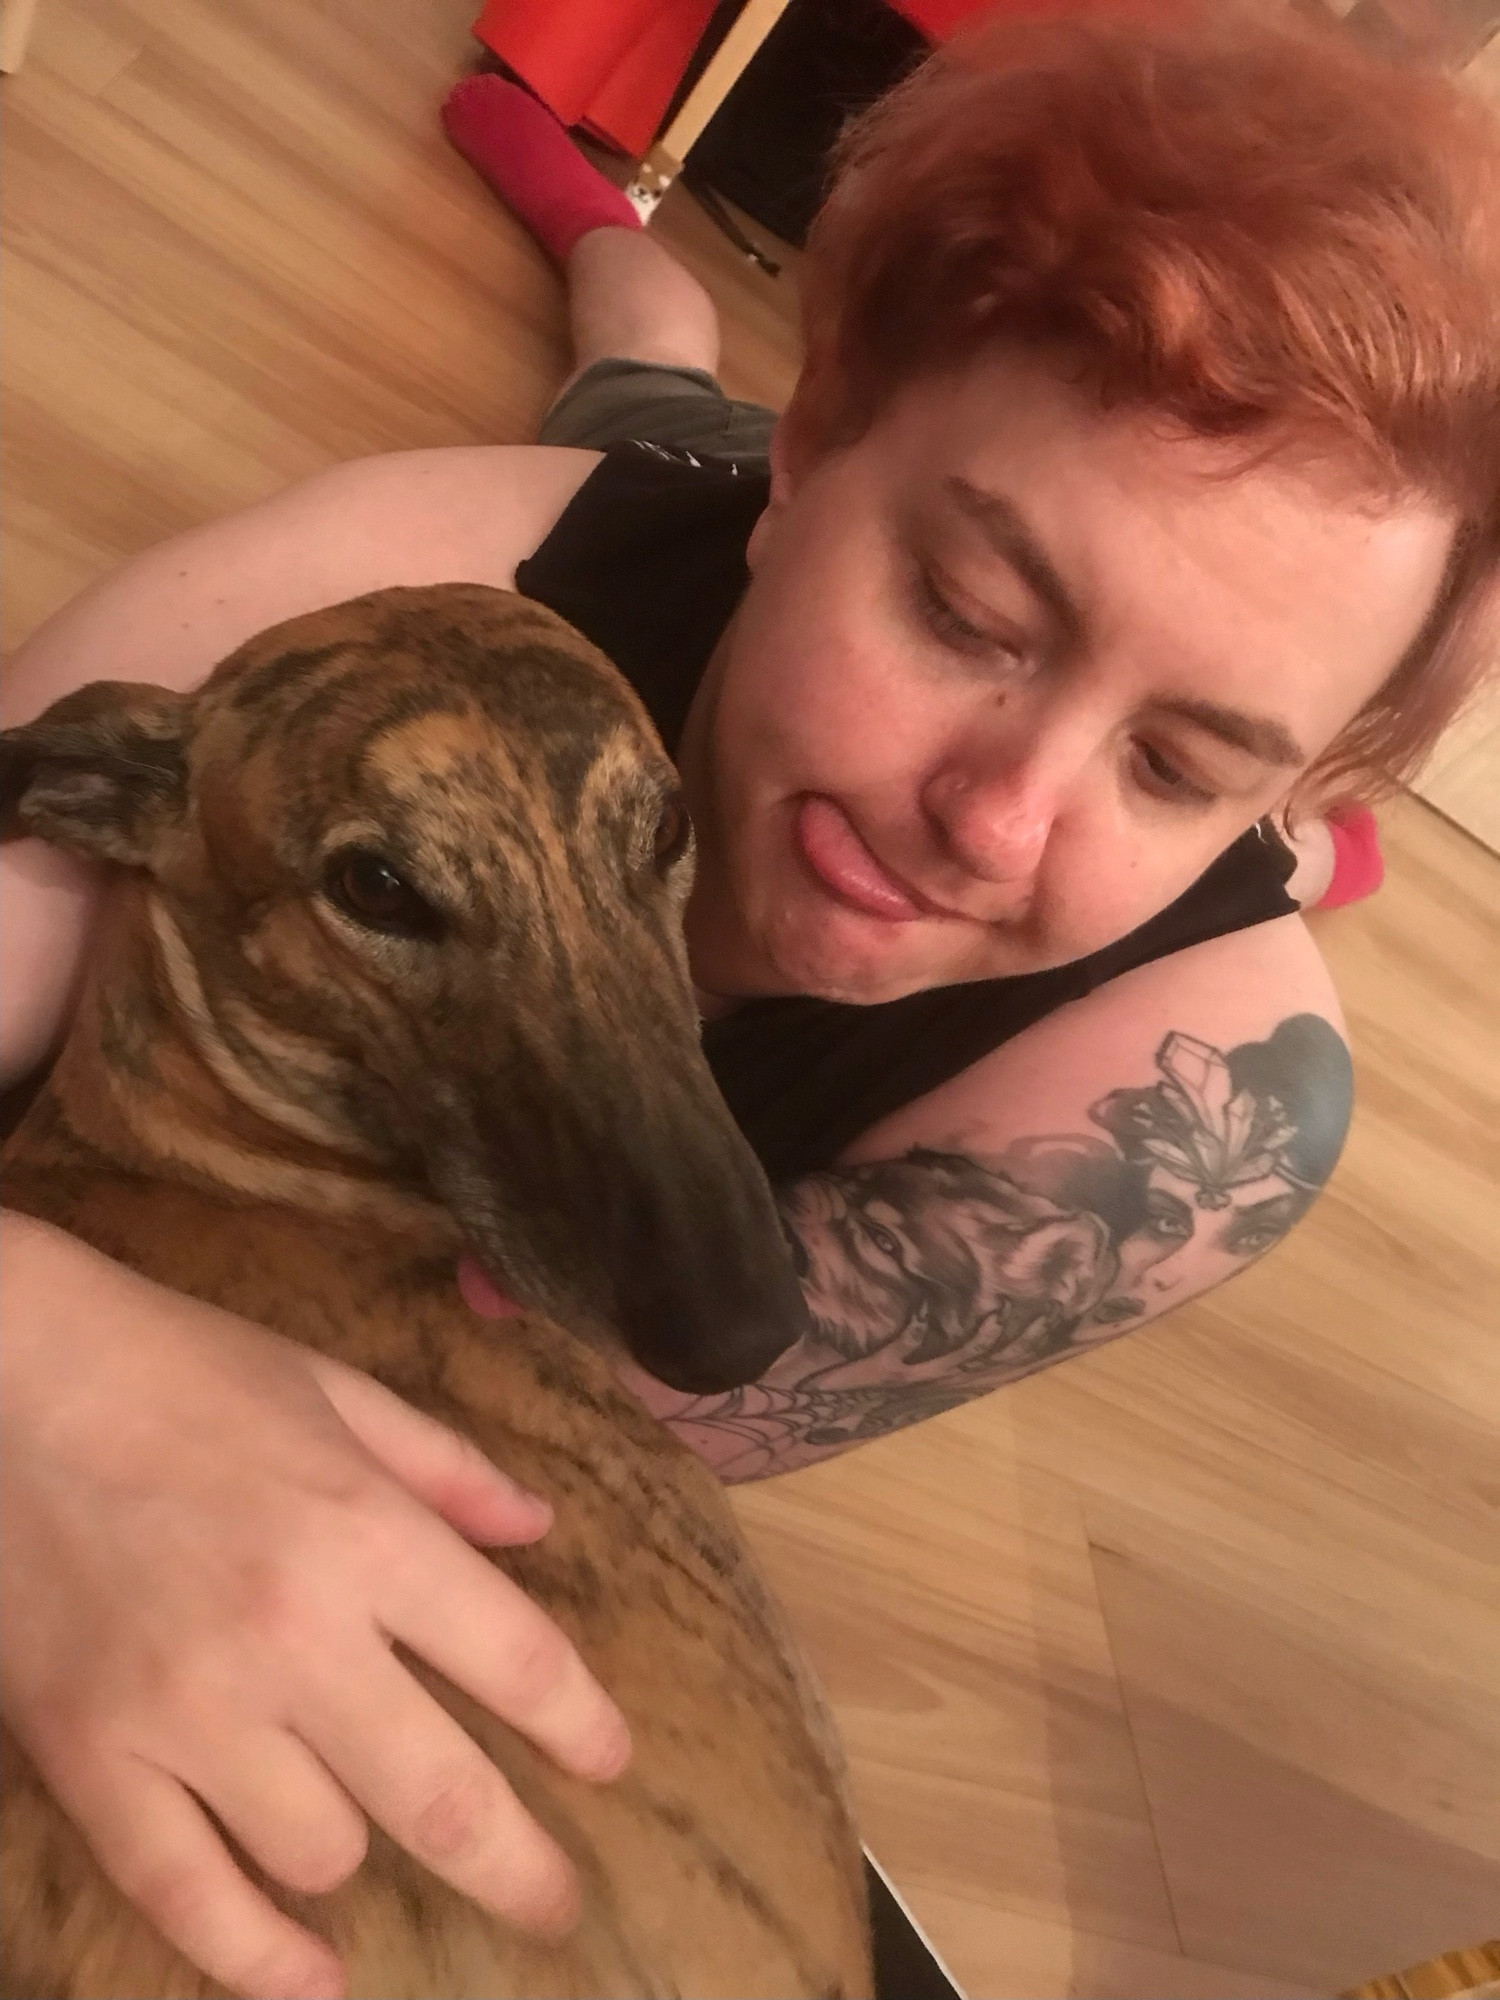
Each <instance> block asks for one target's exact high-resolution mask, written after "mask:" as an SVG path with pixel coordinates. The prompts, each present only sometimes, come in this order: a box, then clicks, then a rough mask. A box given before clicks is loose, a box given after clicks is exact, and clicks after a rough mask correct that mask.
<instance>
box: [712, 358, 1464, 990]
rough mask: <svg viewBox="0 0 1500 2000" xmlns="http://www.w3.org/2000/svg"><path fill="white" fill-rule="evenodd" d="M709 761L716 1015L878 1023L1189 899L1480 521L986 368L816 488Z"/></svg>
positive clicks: (1380, 658) (750, 606) (916, 404)
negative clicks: (1346, 487) (875, 1005)
mask: <svg viewBox="0 0 1500 2000" xmlns="http://www.w3.org/2000/svg"><path fill="white" fill-rule="evenodd" d="M792 443H793V439H792V437H791V435H790V434H788V433H787V432H786V427H785V426H784V427H783V434H782V435H781V436H780V437H779V438H778V446H777V458H776V463H775V471H776V479H775V486H774V492H773V499H772V504H771V506H770V508H769V509H768V511H767V513H766V515H765V516H764V517H763V519H762V521H761V522H760V524H759V526H758V527H757V530H756V534H755V537H754V540H753V542H752V546H751V567H752V572H753V575H752V582H751V586H750V589H749V591H748V592H747V594H746V597H745V600H744V603H743V605H742V607H741V610H740V612H739V615H738V616H737V618H736V620H735V622H734V624H733V626H732V627H731V628H730V631H729V633H728V634H727V635H726V638H725V641H724V643H723V644H722V645H721V647H720V649H719V651H718V653H717V654H716V656H715V660H714V663H713V665H712V667H711V668H710V671H709V674H708V675H707V677H706V678H705V681H704V683H703V687H702V690H701V691H700V695H699V698H698V701H697V702H696V704H695V707H694V712H693V715H692V718H691V720H690V722H689V726H688V731H687V735H686V738H685V741H684V746H683V768H684V775H685V780H686V783H687V787H688V796H689V801H690V803H691V805H692V807H693V811H694V816H695V819H696V820H697V822H698V829H699V872H698V883H697V888H696V890H695V893H694V898H693V903H692V906H691V909H690V911H689V919H688V937H689V943H690V948H691V952H692V957H693V964H694V970H695V974H696V976H697V978H698V982H699V984H700V986H701V987H702V988H704V989H705V990H706V991H707V992H708V993H710V994H718V995H723V996H731V995H738V996H743V995H750V994H757V993H812V994H818V995H821V996H823V997H825V998H829V999H839V1000H847V1001H854V1002H859V1003H869V1002H874V1001H881V1000H891V999H895V998H897V997H899V996H900V995H901V994H904V993H910V992H914V991H916V990H918V989H921V988H924V987H929V986H936V985H947V984H950V983H952V982H955V981H959V980H970V979H982V978H994V977H1000V976H1005V975H1010V974H1015V973H1024V972H1033V971H1037V970H1040V969H1042V968H1044V967H1046V966H1052V965H1059V964H1064V963H1066V962H1067V961H1069V960H1071V959H1075V958H1079V957H1082V956H1083V955H1085V954H1086V953H1088V952H1091V951H1094V950H1097V949H1099V948H1100V947H1102V946H1103V945H1105V944H1108V943H1111V942H1113V941H1114V940H1115V939H1116V938H1119V937H1123V936H1124V935H1125V934H1126V933H1127V932H1128V931H1130V930H1133V929H1134V928H1135V927H1136V926H1137V925H1138V924H1140V923H1142V922H1144V921H1145V920H1146V918H1148V917H1150V916H1152V915H1154V914H1155V913H1156V912H1157V911H1159V910H1161V909H1163V908H1165V907H1166V905H1167V904H1168V903H1170V902H1171V901H1172V900H1173V899H1174V898H1175V897H1176V896H1178V895H1179V894H1180V893H1181V892H1182V891H1183V890H1184V889H1186V888H1187V887H1188V885H1189V884H1190V883H1191V882H1192V881H1193V880H1194V879H1195V878H1196V877H1197V876H1198V875H1200V874H1201V873H1202V871H1203V870H1204V869H1205V868H1206V867H1207V866H1208V864H1209V863H1210V862H1211V861H1212V860H1213V859H1214V857H1215V856H1216V855H1218V854H1219V853H1221V852H1222V851H1223V849H1224V848H1225V847H1227V846H1228V845H1229V844H1230V843H1231V842H1232V841H1233V840H1234V839H1235V838H1236V837H1237V836H1238V835H1239V834H1241V833H1242V832H1244V831H1245V830H1246V828H1248V827H1250V826H1252V825H1253V824H1254V823H1255V821H1256V820H1258V819H1259V818H1261V817H1262V816H1263V815H1264V814H1265V813H1266V812H1268V811H1270V810H1271V809H1272V808H1273V807H1274V806H1276V805H1277V804H1278V803H1279V802H1280V801H1281V800H1282V799H1283V798H1284V797H1285V796H1286V794H1287V792H1288V791H1289V789H1290V787H1291V785H1292V784H1293V782H1294V781H1295V779H1296V778H1297V776H1298V774H1299V773H1300V772H1301V771H1302V770H1303V769H1305V767H1306V766H1307V764H1308V763H1309V762H1310V761H1311V760H1312V759H1313V758H1314V757H1316V756H1317V755H1318V754H1319V753H1320V752H1321V751H1322V750H1324V749H1325V748H1326V747H1327V745H1328V744H1329V742H1330V741H1331V740H1332V739H1333V737H1334V736H1335V735H1336V734H1337V733H1338V731H1339V730H1340V729H1341V728H1342V727H1343V726H1344V724H1345V723H1346V722H1348V721H1349V719H1350V718H1351V717H1352V716H1353V715H1354V714H1355V712H1356V711H1357V710H1358V709H1359V708H1360V707H1361V705H1362V704H1363V703H1364V702H1365V701H1366V700H1367V699H1368V698H1369V696H1370V695H1371V694H1373V693H1374V692H1375V690H1376V689H1377V687H1378V686H1379V685H1380V684H1381V682H1382V681H1383V680H1384V679H1385V677H1386V676H1387V675H1388V674H1389V672H1390V671H1391V669H1392V667H1393V666H1394V665H1395V664H1396V662H1397V660H1398V659H1399V658H1400V656H1401V654H1402V653H1403V651H1404V650H1405V649H1406V648H1407V647H1408V646H1409V645H1410V644H1411V642H1412V641H1413V640H1414V639H1415V638H1416V636H1417V634H1418V632H1419V631H1420V629H1421V626H1422V624H1423V621H1424V619H1425V618H1426V616H1427V614H1428V612H1429V610H1430V608H1431V606H1432V604H1433V602H1434V600H1435V597H1436V594H1437V592H1438V590H1439V588H1440V585H1441V580H1442V574H1443V569H1444V565H1445V563H1446V560H1447V556H1448V551H1449V547H1450V544H1451V539H1452V524H1451V522H1450V521H1449V520H1448V519H1447V518H1445V517H1444V516H1443V515H1441V514H1440V513H1439V512H1437V511H1436V510H1435V509H1427V508H1424V507H1422V506H1419V505H1417V504H1416V503H1413V504H1411V505H1409V506H1407V507H1404V508H1397V507H1395V506H1394V505H1386V506H1385V507H1384V508H1383V509H1381V510H1378V511H1377V510H1375V509H1374V508H1373V507H1372V506H1371V505H1367V504H1363V503H1361V502H1359V501H1357V500H1355V499H1352V498H1349V497H1340V496H1339V494H1338V492H1337V491H1336V489H1335V488H1334V487H1333V486H1332V485H1331V484H1326V483H1322V482H1315V481H1314V479H1313V478H1312V477H1311V476H1310V475H1307V474H1304V473H1300V472H1297V471H1294V470H1291V469H1289V468H1287V467H1285V466H1277V465H1274V464H1267V465H1261V466H1256V467H1252V468H1250V469H1248V470H1247V469H1244V468H1243V467H1242V466H1241V467H1236V466H1235V465H1234V462H1233V460H1232V459H1231V458H1230V457H1229V455H1228V453H1227V452H1226V450H1225V448H1224V447H1222V446H1216V445H1213V444H1211V443H1208V442H1205V441H1203V440H1200V439H1182V438H1166V437H1162V436H1160V435H1157V434H1155V433H1153V431H1152V429H1151V428H1150V426H1149V425H1148V424H1147V423H1146V422H1145V421H1144V420H1143V419H1142V418H1140V417H1139V416H1136V415H1132V414H1128V413H1127V414H1116V415H1102V414H1101V413H1100V412H1099V411H1098V409H1097V408H1096V407H1094V406H1093V405H1091V404H1090V402H1089V401H1088V400H1087V399H1086V398H1085V397H1084V396H1083V395H1082V394H1081V393H1080V392H1078V391H1077V390H1075V389H1073V388H1071V387H1070V386H1069V385H1067V384H1066V383H1065V382H1064V381H1062V380H1061V379H1060V378H1059V377H1057V376H1056V375H1054V374H1052V373H1050V372H1049V371H1048V370H1047V369H1046V368H1045V367H1044V366H1043V365H1042V364H1041V363H1039V362H1038V361H1036V360H1033V359H1024V358H1017V357H1012V356H1003V357H993V356H992V357H987V358H985V359H984V360H983V361H981V362H977V363H975V364H973V365H971V366H969V367H968V368H966V369H965V370H963V371H962V372H959V373H957V374H954V375H950V376H943V377H940V378H932V379H927V380H924V381H922V382H919V383H917V384H915V385H913V386H912V387H911V388H909V389H908V390H906V391H905V392H903V393H902V394H901V395H900V396H898V397H897V398H896V399H895V400H894V401H893V402H892V403H891V404H890V405H889V406H888V408H887V409H886V410H885V412H884V413H883V414H882V416H881V417H880V418H879V419H878V421H877V422H876V423H875V424H874V425H873V426H872V428H871V429H870V430H869V431H868V432H867V433H866V434H865V436H864V437H863V438H861V439H860V440H859V442H858V443H857V444H855V445H853V446H851V447H849V448H847V449H845V450H842V451H838V452H834V453H830V454H827V455H825V456H822V457H820V458H817V459H815V460H813V461H812V462H811V463H810V464H808V465H806V466H802V465H800V464H799V463H798V460H797V455H796V453H795V450H794V449H792Z"/></svg>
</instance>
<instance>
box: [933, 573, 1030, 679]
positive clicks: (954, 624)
mask: <svg viewBox="0 0 1500 2000" xmlns="http://www.w3.org/2000/svg"><path fill="white" fill-rule="evenodd" d="M917 608H918V610H919V611H920V613H921V617H922V622H923V623H924V624H925V625H926V627H927V629H928V631H929V632H931V634H932V636H933V637H934V638H935V639H940V640H941V641H942V643H943V644H944V645H945V646H952V647H954V648H955V649H956V650H957V651H958V652H961V653H983V654H984V655H985V656H986V657H987V658H995V657H997V656H999V657H1002V658H1010V659H1015V660H1018V659H1020V657H1021V654H1020V649H1019V648H1018V647H1015V646H1011V645H1008V644H1007V643H1006V642H1005V640H1004V639H1002V638H1000V637H999V636H998V635H997V634H996V633H994V632H987V631H986V630H985V629H984V627H983V626H982V625H975V624H973V623H972V622H971V621H970V620H969V619H967V618H965V617H964V616H963V614H962V612H959V611H955V610H954V608H953V606H952V605H951V604H950V603H949V601H948V599H947V598H946V597H945V596H944V595H943V593H942V591H941V590H939V589H938V586H937V584H936V583H935V582H934V581H933V579H932V577H931V576H930V575H929V574H928V572H927V571H926V570H918V572H917Z"/></svg>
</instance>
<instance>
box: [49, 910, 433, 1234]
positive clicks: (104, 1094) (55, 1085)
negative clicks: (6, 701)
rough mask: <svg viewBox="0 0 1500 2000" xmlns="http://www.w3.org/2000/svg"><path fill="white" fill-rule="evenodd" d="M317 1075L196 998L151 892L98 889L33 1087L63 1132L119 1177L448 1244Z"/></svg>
mask: <svg viewBox="0 0 1500 2000" xmlns="http://www.w3.org/2000/svg"><path fill="white" fill-rule="evenodd" d="M327 1066H328V1064H327V1059H326V1058H324V1057H322V1054H321V1052H320V1051H319V1050H318V1049H317V1048H316V1046H315V1045H314V1044H312V1043H310V1042H308V1041H306V1040H305V1039H302V1038H296V1037H293V1036H291V1035H290V1034H288V1033H286V1032H285V1031H277V1030H275V1029H274V1028H273V1027H272V1026H271V1024H269V1023H267V1022H266V1021H265V1020H264V1018H263V1017H260V1016H256V1015H253V1014H252V1010H251V1008H250V1007H249V1005H248V1004H246V1005H245V1006H244V1007H243V1008H241V1007H239V1006H238V1005H237V1004H236V1003H234V1002H233V1001H226V1000H225V999H223V998H222V997H221V998H218V999H217V1000H215V1001H211V1000H210V998H209V996H208V994H207V992H206V991H205V988H204V982H203V980H202V977H201V975H200V972H199V968H198V964H197V961H196V958H195V956H194V953H193V950H192V947H191V945H190V943H189V941H188V939H187V938H186V937H185V935H184V933H183V930H182V928H181V926H180V925H179V924H178V923H177V921H176V919H175V918H174V916H173V914H172V912H171V910H170V908H169V907H168V905H167V903H166V901H165V899H164V898H163V897H162V896H161V895H160V893H159V892H158V891H157V890H156V889H155V888H154V887H153V886H151V885H150V884H149V883H147V882H145V881H144V880H141V879H136V878H128V879H123V880H121V881H119V882H117V883H116V884H115V885H114V887H113V890H112V892H111V894H110V895H109V897H108V898H107V902H106V908H105V911H104V913H103V916H102V920H101V923H100V927H99V936H98V944H97V947H96V950H95V953H94V956H93V959H92V961H91V965H90V970H89V975H88V979H87V983H86V985H85V989H84V992H83V994H82V996H81V998H80V1002H79V1007H78V1011H77V1015H76V1017H75V1020H74V1024H73V1029H72V1032H71V1034H70V1035H69V1038H68V1041H67V1044H66V1046H65V1048H64V1050H63V1053H62V1055H61V1057H60V1058H59V1060H58V1063H57V1066H56V1068H55V1070H54V1072H53V1075H52V1078H51V1080H50V1084H49V1090H50V1093H51V1095H52V1097H53V1099H54V1102H55V1104H56V1105H57V1107H58V1108H59V1109H60V1110H61V1111H62V1114H63V1117H64V1121H65V1124H66V1127H67V1129H68V1131H69V1132H71V1134H72V1135H73V1136H74V1137H75V1138H76V1139H77V1140H78V1141H81V1142H82V1143H83V1144H84V1145H85V1146H86V1147H87V1149H88V1150H89V1151H90V1152H91V1153H93V1154H95V1155H96V1156H97V1155H99V1154H103V1155H105V1156H106V1157H107V1158H109V1159H110V1160H111V1161H112V1162H113V1163H114V1164H116V1165H118V1166H120V1167H122V1168H124V1169H125V1170H126V1171H128V1172H131V1173H135V1174H142V1175H145V1176H146V1177H148V1178H152V1179H166V1180H179V1181H182V1180H185V1181H189V1182H192V1183H194V1184H196V1185H198V1186H201V1187H207V1188H209V1189H211V1190H213V1191H214V1192H217V1193H221V1194H224V1195H226V1196H228V1197H230V1198H232V1199H236V1200H241V1201H246V1200H248V1201H255V1202H269V1203H275V1204H276V1205H278V1206H282V1207H288V1208H294V1209H298V1210H302V1211H304V1212H308V1213H313V1214H319V1215H326V1216H328V1217H329V1218H330V1219H333V1218H341V1219H346V1220H351V1221H352V1220H355V1219H358V1218H367V1219H370V1220H378V1221H380V1222H381V1223H382V1225H383V1226H385V1227H388V1228H395V1229H398V1230H399V1231H400V1232H401V1234H402V1236H403V1237H407V1238H415V1239H417V1240H419V1241H421V1242H423V1243H424V1244H430V1247H431V1248H432V1249H433V1250H434V1251H439V1252H444V1251H447V1250H448V1249H450V1248H451V1249H454V1250H456V1249H457V1247H458V1244H459V1236H458V1232H457V1230H456V1228H455V1226H454V1225H453V1223H452V1222H451V1220H450V1219H449V1218H448V1216H447V1215H446V1214H445V1212H444V1211H443V1210H442V1209H441V1208H440V1207H439V1206H438V1204H437V1203H435V1202H434V1201H433V1200H432V1199H431V1197H430V1196H429V1195H427V1194H426V1193H425V1192H424V1191H423V1190H421V1189H419V1188H414V1187H411V1186H409V1185H403V1184H402V1182H401V1180H400V1179H399V1178H398V1176H397V1173H396V1170H395V1165H394V1163H393V1162H391V1161H389V1160H386V1159H384V1158H383V1157H382V1156H381V1154H380V1153H379V1151H378V1150H377V1149H376V1148H375V1147H373V1146H372V1145H370V1144H369V1143H368V1142H367V1141H366V1140H363V1139H362V1138H361V1137H360V1136H359V1135H358V1134H357V1133H355V1132H354V1131H353V1130H352V1129H351V1128H350V1127H349V1126H348V1125H347V1124H345V1123H344V1122H343V1121H342V1120H340V1118H339V1117H338V1115H337V1113H336V1111H334V1110H333V1109H332V1108H331V1101H332V1100H331V1095H330V1093H328V1092H327V1091H326V1090H325V1091H324V1092H322V1093H320V1092H319V1090H318V1089H317V1088H316V1084H317V1082H318V1081H319V1080H322V1081H324V1082H326V1075H327ZM320 1097H321V1099H322V1101H321V1102H320Z"/></svg>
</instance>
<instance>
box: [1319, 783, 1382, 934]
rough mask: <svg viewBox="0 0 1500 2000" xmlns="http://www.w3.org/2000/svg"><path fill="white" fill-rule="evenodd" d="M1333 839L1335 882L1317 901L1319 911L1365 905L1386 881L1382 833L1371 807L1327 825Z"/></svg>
mask: <svg viewBox="0 0 1500 2000" xmlns="http://www.w3.org/2000/svg"><path fill="white" fill-rule="evenodd" d="M1328 831H1329V833H1330V834H1331V835H1332V836H1333V880H1332V881H1331V882H1330V883H1329V884H1328V887H1327V888H1326V889H1325V890H1324V891H1323V894H1322V896H1321V897H1320V898H1319V900H1318V908H1319V909H1320V910H1341V909H1343V907H1344V905H1345V904H1346V903H1360V902H1363V901H1364V899H1365V897H1366V896H1373V895H1374V893H1375V891H1376V890H1377V889H1378V888H1379V887H1380V885H1381V883H1382V882H1383V881H1384V880H1385V857H1384V855H1383V854H1382V853H1381V851H1380V829H1379V827H1378V826H1377V825H1376V824H1375V815H1374V813H1372V812H1371V811H1370V808H1369V807H1368V806H1354V807H1351V808H1350V810H1349V811H1348V812H1343V813H1340V814H1339V815H1338V817H1337V818H1336V819H1330V820H1329V821H1328Z"/></svg>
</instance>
